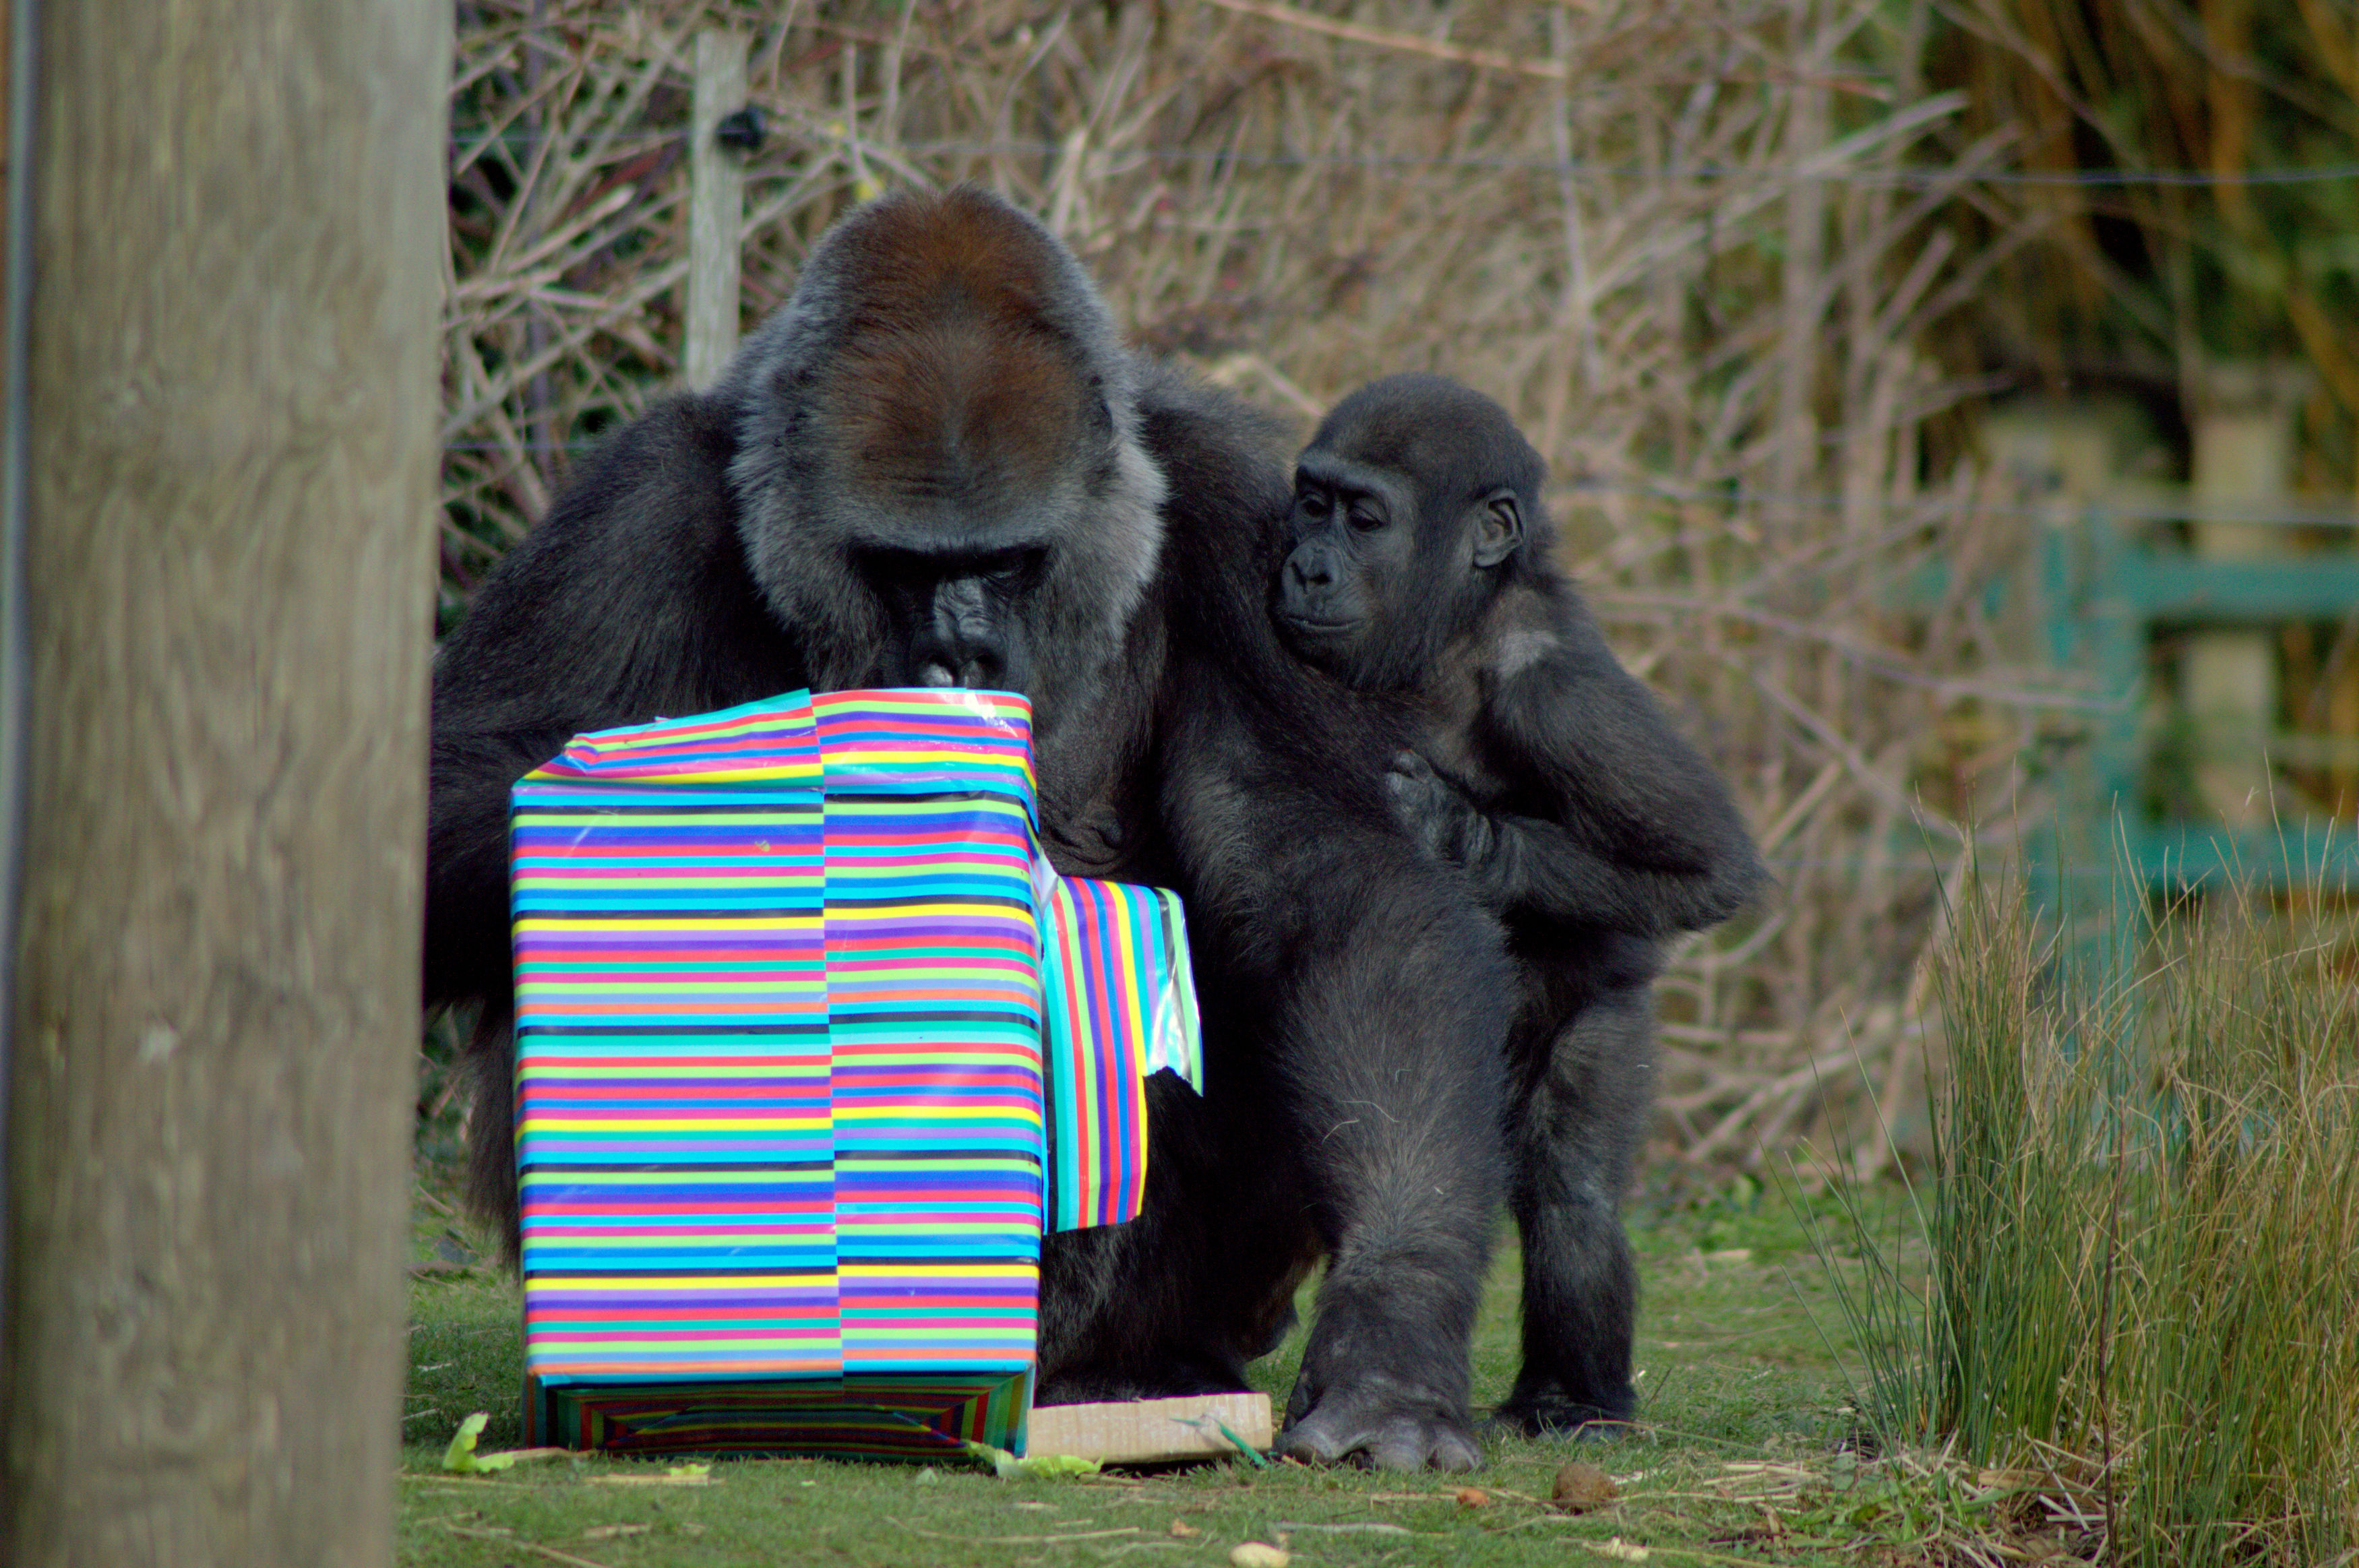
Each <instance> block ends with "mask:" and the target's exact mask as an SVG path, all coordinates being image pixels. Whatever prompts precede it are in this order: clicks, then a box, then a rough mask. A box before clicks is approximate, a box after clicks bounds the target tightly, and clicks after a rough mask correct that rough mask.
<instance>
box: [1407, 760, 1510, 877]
mask: <svg viewBox="0 0 2359 1568" xmlns="http://www.w3.org/2000/svg"><path fill="white" fill-rule="evenodd" d="M1385 789H1386V793H1387V794H1388V795H1390V796H1391V797H1392V803H1393V815H1394V816H1396V817H1397V818H1399V820H1400V825H1401V826H1402V827H1406V828H1408V832H1409V837H1410V838H1415V839H1416V840H1417V841H1418V842H1419V843H1420V844H1422V845H1424V846H1425V849H1426V853H1428V854H1430V855H1431V856H1432V857H1433V858H1434V859H1436V860H1440V861H1442V862H1444V863H1445V864H1448V865H1453V866H1463V865H1466V864H1467V863H1469V862H1470V861H1472V860H1478V859H1480V858H1481V857H1482V856H1483V855H1484V854H1486V853H1487V852H1489V849H1490V847H1491V837H1492V830H1491V821H1490V818H1488V817H1486V816H1484V815H1483V813H1482V812H1481V811H1479V810H1477V809H1476V808H1475V806H1474V803H1473V801H1471V800H1468V799H1467V798H1466V796H1465V795H1464V794H1463V793H1462V792H1461V791H1460V789H1459V788H1458V786H1457V785H1456V784H1451V782H1450V781H1449V780H1448V779H1446V778H1443V777H1442V776H1441V775H1440V773H1435V772H1434V771H1433V764H1432V763H1431V762H1427V761H1426V760H1425V759H1424V758H1423V757H1420V756H1419V755H1418V754H1417V753H1416V752H1395V753H1394V755H1393V760H1392V762H1391V764H1390V766H1389V767H1388V768H1387V769H1386V773H1385Z"/></svg>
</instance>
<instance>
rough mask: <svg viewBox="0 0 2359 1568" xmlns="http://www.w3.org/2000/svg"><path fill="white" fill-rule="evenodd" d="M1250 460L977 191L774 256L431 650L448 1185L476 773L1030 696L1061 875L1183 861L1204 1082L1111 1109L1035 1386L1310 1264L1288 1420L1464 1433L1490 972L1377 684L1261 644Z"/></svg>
mask: <svg viewBox="0 0 2359 1568" xmlns="http://www.w3.org/2000/svg"><path fill="white" fill-rule="evenodd" d="M1287 496H1288V492H1287V488H1286V476H1285V471H1284V469H1283V467H1282V465H1281V461H1280V460H1279V459H1278V457H1277V453H1276V450H1275V442H1274V438H1273V434H1272V431H1271V429H1270V428H1269V427H1267V426H1266V424H1265V423H1264V422H1263V421H1262V420H1260V419H1259V417H1258V416H1254V415H1252V414H1250V413H1249V412H1248V411H1246V410H1245V409H1244V408H1243V407H1242V406H1239V405H1237V404H1234V402H1231V401H1229V400H1227V399H1225V398H1223V397H1221V396H1219V395H1216V394H1212V393H1211V392H1208V391H1206V390H1204V389H1202V388H1200V387H1196V386H1192V385H1190V384H1187V383H1185V382H1183V381H1180V380H1179V379H1178V378H1176V377H1174V376H1172V375H1170V374H1169V373H1165V372H1163V371H1161V370H1159V369H1158V367H1155V366H1153V365H1152V364H1149V363H1147V362H1144V361H1141V360H1138V359H1136V358H1134V357H1133V356H1130V355H1128V354H1126V353H1125V352H1124V351H1122V350H1120V348H1119V347H1118V346H1117V345H1116V342H1115V340H1114V333H1113V330H1112V327H1111V324H1110V323H1109V322H1108V321H1107V319H1106V318H1105V313H1104V309H1103V305H1102V304H1100V302H1099V300H1098V297H1097V296H1096V294H1095V291H1094V290H1093V289H1092V288H1091V287H1090V285H1089V283H1088V280H1087V279H1086V277H1085V276H1082V273H1081V272H1080V269H1079V268H1078V266H1077V265H1075V264H1074V263H1073V261H1072V259H1071V255H1070V254H1068V253H1066V252H1065V250H1064V249H1063V247H1062V246H1060V245H1059V244H1058V243H1056V242H1055V241H1054V240H1053V239H1052V238H1051V237H1049V235H1048V234H1047V233H1046V232H1045V231H1042V230H1041V229H1040V228H1039V227H1038V225H1037V224H1035V223H1033V222H1031V221H1030V220H1029V219H1027V218H1024V217H1022V216H1021V215H1020V214H1017V213H1016V212H1015V211H1013V210H1012V209H1009V208H1007V207H1006V206H1004V205H1003V204H1001V203H999V202H998V201H996V200H994V199H992V198H990V197H987V196H984V195H983V194H981V193H978V192H974V191H972V190H959V191H953V192H951V193H949V194H948V195H946V196H943V197H939V198H896V199H888V200H886V201H884V202H880V203H876V204H874V205H872V206H870V207H868V208H865V209H863V210H862V211H860V212H859V213H857V214H855V215H854V216H853V217H852V218H851V219H849V220H847V221H846V222H844V223H843V224H841V225H839V226H838V228H837V229H835V230H834V231H832V232H830V234H829V235H827V236H826V237H825V238H823V239H822V240H821V243H820V244H819V245H818V246H817V247H816V248H815V249H814V252H813V254H812V256H811V258H810V264H809V265H808V266H807V268H806V270H805V274H804V276H803V278H802V280H801V282H800V284H799V287H798V288H797V290H796V293H795V296H794V297H793V298H792V299H791V300H790V301H789V302H788V305H787V306H786V307H785V308H784V309H782V310H781V311H780V313H779V314H778V316H777V317H776V318H774V319H773V320H772V321H771V322H770V323H768V324H766V326H765V327H764V328H763V329H761V330H759V331H758V332H756V334H755V335H754V336H753V337H752V338H751V339H750V340H749V341H748V342H747V344H746V345H745V350H744V351H742V352H741V354H740V356H739V358H738V360H737V361H736V362H735V363H734V366H733V368H732V370H731V371H730V373H728V374H727V375H725V376H724V377H723V383H722V384H721V385H720V387H719V388H717V389H716V390H715V391H714V392H713V393H712V394H711V395H704V396H689V397H682V398H678V399H674V400H672V401H671V402H669V403H667V404H665V405H662V406H658V408H657V409H655V410H654V411H652V412H651V413H649V414H648V415H647V416H644V417H643V418H641V419H640V420H638V421H637V422H636V423H634V424H633V425H632V426H631V427H628V428H627V429H625V431H623V432H622V433H620V434H619V435H618V436H617V437H615V438H614V439H613V440H611V441H610V442H608V443H607V444H606V446H605V447H604V448H603V449H602V450H601V451H600V453H599V454H598V456H597V457H596V458H595V459H594V460H592V462H591V464H590V465H589V466H588V467H587V468H586V469H585V470H584V471H583V472H582V475H581V476H580V478H579V479H578V480H577V481H575V482H574V484H573V485H572V486H571V488H570V489H569V490H568V492H566V494H565V495H564V496H563V498H562V499H561V500H560V502H559V503H558V505H557V506H556V507H555V509H554V510H553V511H552V512H551V514H549V518H548V519H547V520H546V521H545V522H544V523H543V524H541V525H540V527H539V528H538V529H537V530H536V531H535V532H534V534H533V535H531V536H530V537H529V538H528V539H527V541H526V542H525V543H524V544H523V545H521V546H518V547H517V549H516V551H514V552H513V553H512V554H511V556H510V557H509V558H508V559H507V561H506V562H505V563H503V565H502V566H501V568H499V570H498V571H497V572H495V574H494V576H493V578H492V579H491V580H490V581H489V582H487V583H486V585H485V586H484V590H483V592H482V594H481V595H480V596H479V598H478V600H477V601H476V605H475V609H474V611H473V614H472V615H471V616H470V617H469V619H468V621H467V622H466V623H465V624H464V625H462V627H461V628H460V629H459V631H458V632H457V633H454V634H453V635H452V636H451V639H450V640H449V642H448V643H447V644H446V646H445V647H444V649H443V652H442V654H441V655H440V660H439V662H438V665H437V667H436V673H435V696H434V739H433V776H432V801H431V824H430V836H431V850H430V854H429V887H428V940H427V956H426V982H427V995H428V1000H429V1002H442V1001H465V1000H473V1001H475V1002H477V1003H479V1004H480V1005H481V1008H482V1014H481V1022H480V1024H479V1027H478V1030H477V1033H476V1036H475V1044H474V1046H473V1053H472V1055H473V1064H474V1066H475V1070H476V1075H477V1078H476V1081H477V1088H478V1093H477V1098H476V1110H475V1116H474V1120H473V1129H474V1138H475V1154H476V1182H475V1186H474V1196H475V1200H476V1202H477V1204H478V1206H481V1207H483V1208H484V1210H485V1211H486V1212H487V1213H488V1214H489V1215H490V1216H491V1217H494V1218H495V1219H496V1220H497V1221H499V1222H501V1223H504V1224H505V1225H506V1227H508V1229H509V1232H510V1234H511V1236H513V1230H514V1226H515V1220H516V1190H515V1176H514V1170H513V1136H512V1130H511V1127H510V1122H509V1119H510V1115H511V1108H512V1098H511V1087H510V1081H509V1080H510V1076H511V1071H512V1069H511V1066H510V1050H509V1038H508V1024H509V1020H510V1018H511V1014H512V998H511V995H510V990H509V986H510V981H509V976H508V969H507V952H508V945H507V935H506V922H507V913H506V863H505V850H506V818H505V810H506V793H507V790H508V787H509V786H510V784H512V783H513V782H514V780H515V779H516V776H517V775H518V774H519V773H522V772H524V771H525V770H526V769H527V768H529V767H531V766H533V765H535V764H537V763H538V762H541V761H543V760H545V759H546V758H547V757H549V755H551V754H553V753H554V752H555V751H556V750H557V749H558V747H559V746H560V745H561V744H562V743H563V742H564V741H565V740H566V739H568V738H569V737H570V736H571V735H572V734H574V733H576V732H577V731H580V730H592V729H599V728H603V727H607V726H612V725H617V724H624V723H630V722H636V721H641V720H644V719H649V718H652V717H655V716H658V715H665V714H681V713H690V712H696V711H701V710H705V709H709V708H718V707H723V706H726V705H729V704H732V703H736V702H742V701H747V700H751V699H753V698H755V697H761V696H766V695H769V694H772V693H775V692H777V691H780V690H784V689H789V688H791V687H797V686H800V685H804V684H815V685H819V686H821V687H839V686H849V685H863V684H879V685H906V684H920V683H926V682H938V683H949V682H961V683H964V684H971V685H985V684H989V685H1005V686H1009V687H1016V688H1018V689H1022V690H1024V691H1025V692H1026V693H1027V695H1028V696H1030V697H1032V699H1033V702H1034V706H1035V726H1036V737H1037V740H1038V752H1039V758H1038V762H1039V777H1040V785H1041V810H1042V816H1043V831H1044V838H1046V839H1047V841H1048V844H1049V849H1050V852H1051V856H1052V858H1053V859H1054V860H1056V861H1057V862H1058V864H1059V865H1060V868H1061V869H1063V870H1066V871H1091V872H1094V873H1099V874H1106V873H1112V874H1117V875H1121V876H1125V877H1130V878H1133V879H1135V880H1138V881H1152V882H1158V883H1162V884H1164V885H1169V886H1173V887H1176V888H1178V889H1179V890H1180V892H1181V893H1182V895H1183V896H1184V897H1185V898H1186V900H1187V902H1188V905H1189V910H1190V920H1191V929H1192V932H1193V935H1194V941H1195V948H1196V963H1197V971H1198V986H1199V991H1200V995H1201V999H1202V1002H1203V1007H1204V1013H1205V1023H1206V1087H1205V1094H1204V1096H1203V1098H1201V1100H1199V1099H1198V1098H1195V1097H1194V1096H1192V1095H1190V1094H1189V1093H1188V1092H1187V1091H1186V1090H1185V1089H1184V1088H1178V1087H1174V1086H1172V1085H1171V1084H1170V1082H1169V1080H1158V1082H1157V1083H1156V1084H1155V1086H1154V1088H1153V1091H1152V1096H1151V1115H1152V1118H1153V1122H1152V1142H1151V1149H1152V1154H1151V1158H1150V1162H1149V1174H1148V1195H1147V1213H1146V1214H1145V1215H1144V1216H1143V1217H1141V1218H1140V1219H1139V1220H1138V1221H1136V1222H1135V1223H1133V1224H1131V1225H1128V1226H1124V1227H1114V1228H1111V1229H1108V1230H1103V1231H1090V1232H1082V1233H1077V1234H1071V1235H1065V1236H1059V1237H1054V1238H1050V1240H1049V1245H1048V1247H1047V1248H1046V1249H1045V1252H1044V1257H1043V1264H1042V1302H1041V1342H1040V1355H1041V1398H1042V1400H1043V1401H1044V1402H1051V1403H1053V1402H1060V1401H1069V1400H1080V1399H1088V1398H1117V1397H1137V1396H1152V1395H1159V1394H1169V1393H1179V1392H1187V1391H1204V1390H1226V1389H1235V1388H1241V1387H1243V1386H1244V1381H1243V1379H1244V1369H1245V1363H1246V1361H1248V1360H1249V1359H1251V1358H1252V1357H1255V1356H1256V1355H1259V1354H1261V1353H1263V1352H1264V1351H1266V1349H1268V1348H1269V1347H1270V1346H1271V1344H1272V1343H1273V1341H1274V1339H1275V1337H1276V1336H1277V1333H1279V1332H1280V1331H1281V1330H1282V1328H1283V1325H1284V1324H1285V1322H1286V1320H1287V1316H1288V1313H1289V1311H1290V1303H1291V1299H1292V1292H1293V1290H1294V1287H1295V1286H1296V1285H1297V1284H1298V1283H1299V1281H1300V1280H1301V1278H1302V1277H1303V1275H1304V1273H1305V1271H1307V1270H1308V1269H1309V1267H1310V1264H1311V1263H1312V1262H1314V1261H1315V1260H1317V1259H1318V1258H1319V1257H1320V1256H1321V1255H1325V1256H1328V1257H1329V1258H1330V1259H1331V1260H1332V1266H1331V1268H1330V1271H1329V1276H1328V1281H1327V1283H1326V1285H1325V1288H1324V1291H1323V1293H1322V1295H1321V1305H1320V1314H1319V1321H1318V1324H1317V1326H1316V1328H1315V1330H1314V1333H1313V1336H1312V1339H1311V1343H1310V1350H1309V1353H1308V1355H1307V1357H1306V1360H1305V1364H1304V1371H1303V1378H1302V1381H1301V1384H1300V1385H1299V1388H1298V1389H1297V1390H1296V1393H1295V1396H1294V1400H1293V1402H1292V1405H1291V1407H1290V1414H1291V1416H1292V1418H1293V1423H1292V1426H1291V1428H1290V1430H1289V1433H1288V1440H1287V1441H1288V1444H1289V1446H1290V1447H1291V1448H1292V1449H1293V1450H1294V1451H1296V1452H1299V1453H1302V1454H1310V1455H1316V1456H1319V1457H1324V1458H1338V1457H1342V1456H1343V1455H1345V1454H1364V1455H1366V1456H1368V1457H1369V1458H1371V1459H1373V1460H1375V1462H1378V1463H1384V1464H1392V1465H1424V1464H1436V1465H1444V1466H1448V1467H1462V1466H1465V1465H1472V1464H1473V1463H1476V1462H1477V1461H1478V1459H1479V1450H1478V1449H1477V1448H1476V1446H1475V1444H1474V1441H1473V1433H1472V1428H1471V1425H1470V1423H1469V1417H1468V1409H1467V1395H1468V1389H1467V1380H1468V1366H1467V1351H1468V1340H1469V1336H1470V1333H1471V1329H1472V1325H1473V1313H1474V1305H1475V1298H1476V1292H1477V1291H1478V1289H1479V1286H1480V1281H1481V1278H1482V1274H1483V1269H1484V1260H1485V1258H1486V1256H1487V1251H1488V1247H1489V1238H1488V1234H1487V1230H1488V1226H1487V1221H1488V1217H1489V1216H1490V1215H1491V1214H1492V1212H1493V1211H1494V1209H1495V1205H1496V1203H1497V1201H1498V1198H1499V1196H1500V1195H1501V1193H1502V1190H1503V1162H1502V1160H1501V1158H1500V1152H1499V1148H1498V1139H1497V1136H1496V1132H1495V1125H1496V1119H1497V1117H1498V1115H1499V1113H1500V1112H1499V1106H1500V1098H1501V1082H1500V1072H1499V1067H1498V1063H1499V1059H1500V1052H1499V1042H1500V1041H1501V1040H1502V1039H1503V1037H1504V1035H1505V1032H1506V1024H1507V1006H1506V1001H1505V1000H1504V999H1505V998H1506V995H1507V992H1508V987H1509V984H1510V980H1511V972H1510V970H1509V969H1508V968H1507V965H1506V957H1505V953H1504V948H1503V946H1502V942H1501V937H1500V933H1499V929H1498V926H1497V925H1496V923H1495V921H1494V920H1493V919H1492V918H1491V917H1490V916H1488V915H1487V914H1484V913H1483V912H1482V911H1481V910H1479V909H1477V908H1475V907H1474V906H1473V904H1471V903H1469V902H1468V901H1467V899H1466V898H1465V897H1464V895H1463V892H1462V889H1461V888H1460V886H1459V884H1458V882H1457V881H1456V880H1455V876H1454V873H1452V872H1451V871H1448V870H1447V869H1446V868H1444V867H1441V866H1440V865H1438V864H1436V863H1435V862H1434V860H1432V859H1431V857H1430V856H1429V855H1427V854H1426V853H1425V852H1424V850H1423V849H1422V848H1421V847H1420V846H1419V844H1418V843H1417V842H1416V841H1414V840H1413V839H1412V838H1410V837H1409V836H1408V835H1407V834H1405V833H1404V832H1403V831H1402V830H1401V827H1400V825H1399V823H1398V822H1397V819H1396V817H1395V816H1394V814H1393V809H1392V806H1391V804H1390V802H1389V800H1388V798H1387V796H1386V793H1385V787H1384V785H1383V784H1382V782H1381V780H1382V773H1381V766H1380V764H1381V762H1382V760H1383V758H1384V757H1386V755H1389V754H1390V753H1391V752H1393V751H1395V750H1397V749H1398V748H1399V747H1401V746H1402V745H1405V744H1406V743H1408V739H1409V737H1410V732H1409V730H1408V728H1407V727H1406V726H1405V725H1404V724H1403V723H1402V722H1401V720H1400V719H1399V718H1398V716H1397V714H1396V713H1395V712H1394V711H1393V710H1392V709H1391V708H1388V707H1386V706H1385V705H1383V704H1381V703H1375V702H1370V701H1367V700H1365V699H1363V698H1360V697H1357V696H1356V695H1355V694H1353V693H1350V692H1348V691H1346V690H1344V689H1343V688H1342V687H1338V686H1337V685H1335V684H1334V683H1332V682H1331V681H1327V680H1325V679H1323V678H1321V677H1320V676H1317V675H1316V674H1315V673H1314V672H1311V671H1309V670H1307V669H1305V668H1304V667H1303V666H1302V665H1299V663H1298V662H1296V661H1295V660H1293V659H1292V658H1291V657H1289V656H1288V654H1287V653H1286V652H1285V650H1284V648H1283V647H1282V646H1281V645H1280V643H1278V641H1277V637H1276V635H1275V633H1274V631H1273V629H1272V627H1271V625H1270V623H1269V620H1268V616H1267V612H1266V581H1267V579H1268V574H1269V573H1270V571H1271V570H1272V569H1274V568H1275V565H1276V561H1277V555H1278V553H1279V551H1280V550H1281V549H1282V547H1283V538H1282V535H1283V528H1284V521H1285V514H1286V508H1287Z"/></svg>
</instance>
